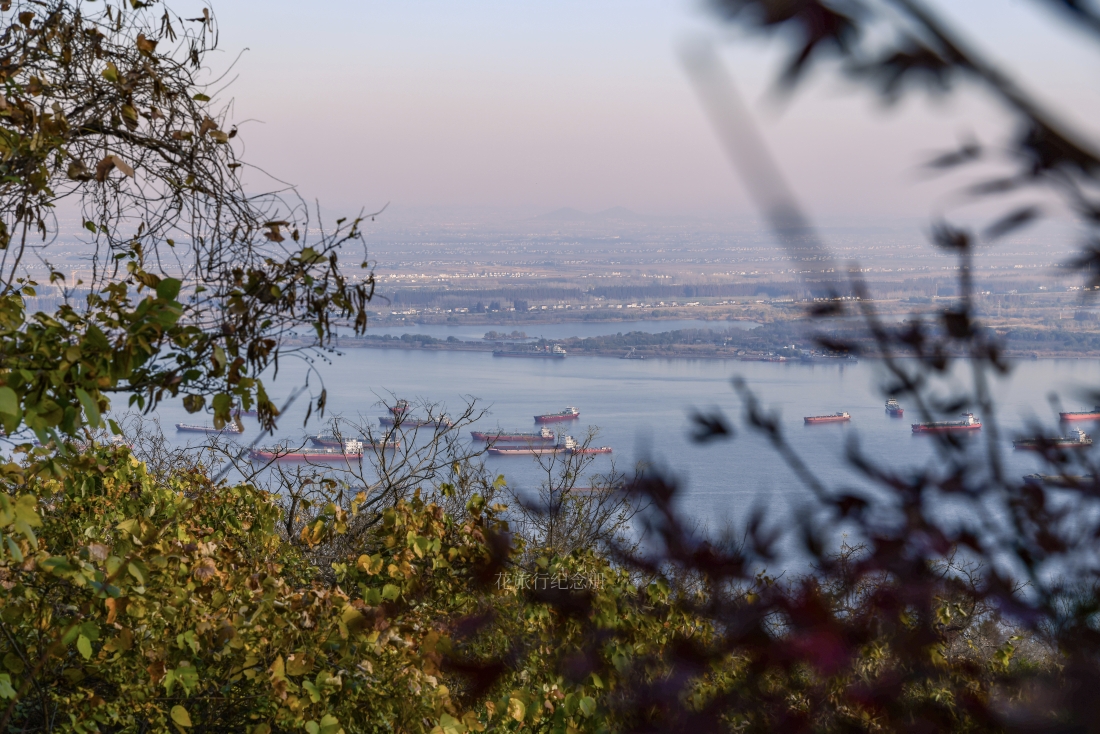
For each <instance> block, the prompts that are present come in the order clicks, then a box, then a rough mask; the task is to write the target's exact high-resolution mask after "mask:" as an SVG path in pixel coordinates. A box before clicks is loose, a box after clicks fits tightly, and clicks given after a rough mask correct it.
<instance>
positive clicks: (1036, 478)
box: [1024, 474, 1096, 487]
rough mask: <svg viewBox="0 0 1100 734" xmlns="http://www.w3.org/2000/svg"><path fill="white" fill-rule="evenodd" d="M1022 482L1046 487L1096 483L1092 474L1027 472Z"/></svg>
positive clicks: (1081, 485) (1082, 485) (1080, 485)
mask: <svg viewBox="0 0 1100 734" xmlns="http://www.w3.org/2000/svg"><path fill="white" fill-rule="evenodd" d="M1024 484H1043V485H1046V486H1048V487H1090V486H1092V485H1094V484H1096V477H1094V476H1093V475H1092V474H1028V475H1026V476H1024Z"/></svg>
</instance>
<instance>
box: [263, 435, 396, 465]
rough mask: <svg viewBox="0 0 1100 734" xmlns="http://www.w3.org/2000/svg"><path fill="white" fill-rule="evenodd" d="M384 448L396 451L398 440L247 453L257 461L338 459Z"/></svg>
mask: <svg viewBox="0 0 1100 734" xmlns="http://www.w3.org/2000/svg"><path fill="white" fill-rule="evenodd" d="M383 446H384V448H385V449H386V450H387V451H396V450H397V449H399V448H401V444H400V442H398V441H386V442H384V444H383V443H364V442H363V441H358V440H356V439H349V440H348V441H346V442H345V443H344V445H343V446H339V445H337V446H335V447H328V448H324V449H315V450H310V449H299V450H297V451H291V450H289V449H285V448H280V447H276V448H259V449H252V450H251V451H249V452H248V455H249V456H250V457H251V458H253V459H256V460H259V461H271V460H272V459H274V460H277V461H339V460H342V459H358V458H359V457H361V456H362V455H363V452H364V451H365V450H367V449H376V448H382V447H383Z"/></svg>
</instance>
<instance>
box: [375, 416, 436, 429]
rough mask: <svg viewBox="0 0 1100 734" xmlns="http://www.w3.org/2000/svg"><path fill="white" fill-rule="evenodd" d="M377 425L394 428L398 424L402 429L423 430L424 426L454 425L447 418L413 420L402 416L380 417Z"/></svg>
mask: <svg viewBox="0 0 1100 734" xmlns="http://www.w3.org/2000/svg"><path fill="white" fill-rule="evenodd" d="M378 423H379V424H380V425H383V426H396V425H397V424H398V423H400V424H401V427H402V428H423V427H424V426H434V427H437V428H450V427H451V426H453V425H454V423H452V422H451V421H450V420H449V419H447V418H413V417H411V416H402V415H394V416H382V417H381V418H379V419H378Z"/></svg>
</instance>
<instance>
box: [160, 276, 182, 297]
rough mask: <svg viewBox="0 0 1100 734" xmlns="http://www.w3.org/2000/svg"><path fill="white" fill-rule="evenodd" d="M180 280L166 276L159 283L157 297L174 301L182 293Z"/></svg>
mask: <svg viewBox="0 0 1100 734" xmlns="http://www.w3.org/2000/svg"><path fill="white" fill-rule="evenodd" d="M180 285H182V283H180V281H179V280H178V279H177V278H165V279H164V280H162V281H161V282H159V283H157V297H158V298H163V299H164V300H166V301H174V300H176V297H177V296H178V295H179V294H180Z"/></svg>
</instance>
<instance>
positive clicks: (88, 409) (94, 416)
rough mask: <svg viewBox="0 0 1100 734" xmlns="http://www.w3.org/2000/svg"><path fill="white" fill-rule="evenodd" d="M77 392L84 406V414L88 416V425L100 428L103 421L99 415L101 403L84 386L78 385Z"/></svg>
mask: <svg viewBox="0 0 1100 734" xmlns="http://www.w3.org/2000/svg"><path fill="white" fill-rule="evenodd" d="M75 392H76V397H77V398H78V399H79V400H80V404H81V405H82V406H83V407H84V415H86V416H88V425H89V426H91V427H92V428H99V426H100V424H101V422H102V420H101V419H100V417H99V405H98V404H97V403H96V401H95V400H93V399H92V396H91V395H89V394H88V392H87V391H86V390H85V389H84V388H82V387H78V388H76V390H75Z"/></svg>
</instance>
